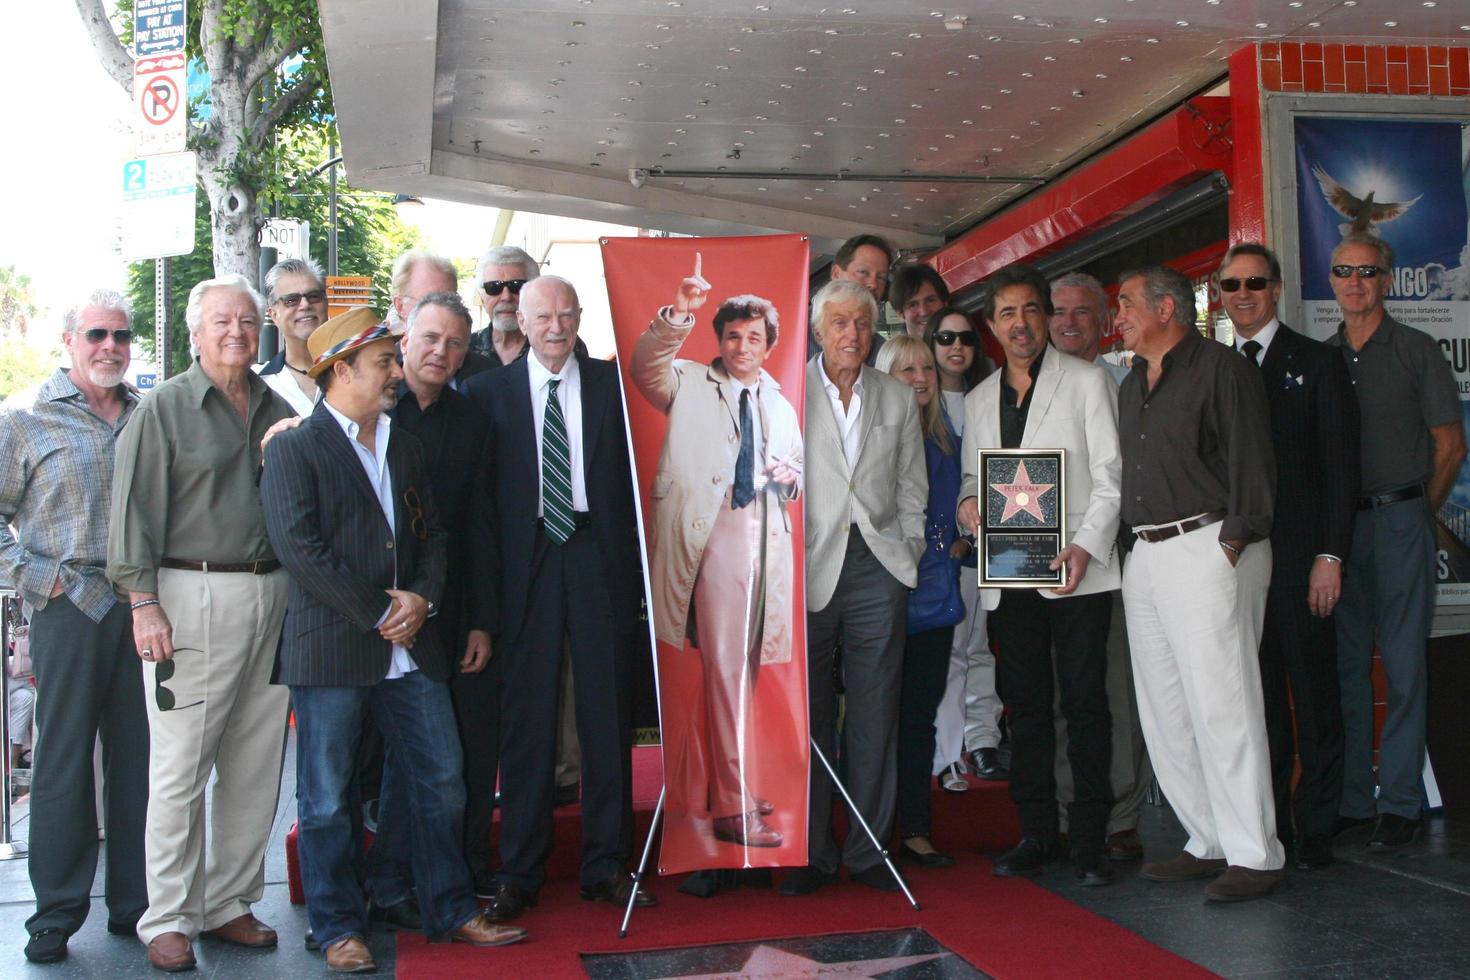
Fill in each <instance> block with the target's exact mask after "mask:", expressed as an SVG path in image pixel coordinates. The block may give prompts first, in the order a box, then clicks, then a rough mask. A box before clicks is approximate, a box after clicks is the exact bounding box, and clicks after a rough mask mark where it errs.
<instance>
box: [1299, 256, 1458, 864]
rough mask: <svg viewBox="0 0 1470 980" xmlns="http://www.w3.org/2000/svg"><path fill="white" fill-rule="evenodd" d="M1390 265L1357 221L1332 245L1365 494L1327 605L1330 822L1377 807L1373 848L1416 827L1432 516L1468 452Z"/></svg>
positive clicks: (1452, 401) (1441, 367)
mask: <svg viewBox="0 0 1470 980" xmlns="http://www.w3.org/2000/svg"><path fill="white" fill-rule="evenodd" d="M1392 270H1393V249H1391V248H1390V247H1389V245H1388V243H1387V242H1385V241H1383V240H1381V239H1379V238H1375V237H1373V236H1372V235H1367V234H1363V233H1359V232H1354V233H1351V234H1349V235H1347V236H1345V237H1344V238H1343V240H1342V242H1341V243H1339V244H1338V246H1337V248H1336V249H1334V250H1333V252H1332V291H1333V292H1334V293H1335V294H1336V295H1337V304H1338V306H1340V307H1341V308H1342V318H1343V319H1342V324H1341V325H1340V326H1339V327H1338V329H1337V334H1336V335H1335V336H1333V337H1332V338H1330V339H1329V340H1328V341H1327V343H1328V344H1331V345H1333V346H1335V347H1338V348H1340V349H1341V350H1342V355H1343V357H1344V358H1345V359H1346V361H1347V369H1348V374H1349V375H1351V376H1352V379H1353V389H1354V391H1355V392H1356V393H1357V396H1358V405H1359V408H1360V413H1361V416H1362V428H1361V437H1360V445H1361V451H1362V463H1363V467H1362V473H1363V479H1362V490H1361V493H1362V496H1360V497H1359V498H1358V518H1357V521H1356V522H1355V523H1354V525H1353V547H1352V554H1351V557H1350V558H1349V559H1348V567H1347V574H1346V575H1344V576H1343V593H1342V598H1341V599H1340V600H1339V602H1338V606H1337V666H1338V679H1339V682H1340V685H1341V690H1342V719H1343V732H1344V759H1343V787H1342V806H1341V810H1340V812H1341V814H1342V816H1341V817H1340V818H1339V820H1338V828H1339V830H1344V829H1347V828H1350V827H1352V826H1355V825H1359V824H1366V823H1368V822H1369V821H1370V820H1372V819H1373V816H1374V814H1375V813H1376V814H1377V824H1376V825H1375V826H1374V828H1373V834H1372V836H1371V837H1370V838H1369V840H1368V846H1369V848H1372V849H1374V850H1387V849H1390V848H1394V847H1399V846H1402V845H1404V844H1408V843H1410V842H1411V841H1413V839H1414V837H1415V836H1416V835H1417V834H1418V832H1419V812H1420V809H1421V807H1422V804H1423V793H1422V791H1421V790H1420V788H1419V774H1420V772H1421V771H1422V769H1423V766H1424V719H1425V700H1426V696H1425V695H1426V687H1427V683H1428V678H1427V676H1426V671H1425V665H1424V644H1425V641H1426V640H1427V639H1428V638H1429V625H1430V620H1431V619H1432V618H1433V615H1434V598H1435V596H1434V563H1435V541H1434V514H1435V512H1436V511H1438V510H1439V507H1440V505H1441V504H1443V503H1444V501H1445V497H1447V496H1448V495H1449V492H1450V488H1451V487H1452V486H1453V485H1454V482H1455V474H1456V473H1457V472H1458V471H1459V468H1460V461H1461V460H1463V459H1464V458H1465V434H1464V430H1463V428H1462V425H1463V423H1462V421H1461V414H1460V396H1459V394H1458V393H1457V392H1456V390H1455V380H1454V377H1453V376H1452V374H1451V373H1450V367H1449V365H1448V364H1447V363H1446V362H1445V359H1444V355H1443V354H1442V353H1441V352H1440V348H1439V344H1437V343H1436V342H1435V341H1434V339H1433V338H1431V337H1430V336H1429V335H1427V334H1425V333H1422V332H1420V331H1418V330H1415V329H1413V328H1412V327H1406V326H1404V325H1403V324H1402V323H1399V322H1398V321H1397V320H1395V319H1394V318H1393V317H1391V316H1389V315H1388V313H1387V311H1386V310H1385V309H1384V308H1383V300H1384V297H1385V296H1387V295H1388V289H1389V276H1390V274H1391V272H1392ZM1375 640H1376V641H1377V643H1378V647H1379V650H1380V652H1381V656H1382V658H1383V669H1384V672H1385V673H1386V674H1387V675H1388V713H1387V715H1386V716H1385V717H1384V719H1383V735H1382V738H1381V740H1380V743H1379V748H1378V799H1377V801H1376V803H1375V801H1374V798H1373V796H1374V794H1373V788H1374V780H1373V682H1372V679H1371V677H1370V665H1371V662H1372V656H1373V644H1374V641H1375Z"/></svg>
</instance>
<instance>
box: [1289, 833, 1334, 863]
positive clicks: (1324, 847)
mask: <svg viewBox="0 0 1470 980" xmlns="http://www.w3.org/2000/svg"><path fill="white" fill-rule="evenodd" d="M1332 861H1333V858H1332V840H1331V838H1327V837H1303V838H1302V839H1301V840H1300V841H1298V842H1297V845H1296V857H1295V859H1294V860H1293V861H1292V864H1293V866H1294V867H1295V868H1296V869H1297V870H1298V871H1316V870H1318V869H1320V868H1325V867H1327V866H1328V865H1329V864H1331V863H1332Z"/></svg>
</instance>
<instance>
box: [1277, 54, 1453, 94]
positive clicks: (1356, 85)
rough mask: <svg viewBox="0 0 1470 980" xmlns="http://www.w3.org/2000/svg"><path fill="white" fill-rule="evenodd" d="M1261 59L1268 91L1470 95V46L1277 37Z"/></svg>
mask: <svg viewBox="0 0 1470 980" xmlns="http://www.w3.org/2000/svg"><path fill="white" fill-rule="evenodd" d="M1260 59H1261V88H1263V89H1265V90H1266V91H1268V92H1341V93H1353V94H1360V93H1361V94H1371V95H1470V48H1456V47H1449V46H1446V45H1439V44H1429V45H1425V44H1410V45H1404V44H1322V43H1318V42H1315V41H1306V42H1302V41H1272V42H1269V43H1265V44H1262V45H1261V46H1260Z"/></svg>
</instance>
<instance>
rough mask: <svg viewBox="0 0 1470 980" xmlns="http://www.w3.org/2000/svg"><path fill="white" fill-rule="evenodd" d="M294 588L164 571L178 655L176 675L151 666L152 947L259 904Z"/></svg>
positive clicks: (270, 578) (281, 578)
mask: <svg viewBox="0 0 1470 980" xmlns="http://www.w3.org/2000/svg"><path fill="white" fill-rule="evenodd" d="M286 581H287V578H286V572H285V571H284V570H279V569H278V570H277V571H274V572H272V573H270V574H269V575H251V574H249V573H221V572H213V573H205V572H190V571H180V570H176V569H167V568H166V569H160V570H159V572H158V598H159V599H160V600H161V602H162V604H163V610H164V612H165V613H167V614H168V617H169V621H170V622H171V623H172V624H173V641H174V647H175V653H174V659H173V660H172V661H171V663H172V664H173V665H174V666H173V668H172V675H171V676H170V675H169V668H168V667H167V666H166V665H160V664H154V663H147V662H145V663H144V664H143V684H144V688H145V690H144V698H145V700H146V702H147V706H148V727H149V730H150V732H151V734H152V745H153V752H152V756H151V759H150V764H149V777H148V793H149V795H148V820H147V826H146V829H145V831H144V843H143V855H144V863H145V867H146V874H147V881H148V911H147V912H145V913H143V917H142V919H140V920H139V922H138V938H139V939H141V940H143V942H145V943H147V942H149V941H151V940H152V939H153V938H155V937H156V936H160V935H162V934H163V933H166V932H182V933H183V934H184V935H185V936H188V937H189V938H190V939H193V938H194V937H195V936H197V935H198V934H199V933H200V932H201V931H204V930H208V929H214V928H217V927H219V926H221V925H223V924H225V923H226V922H228V921H230V920H231V919H234V918H236V917H238V916H241V915H244V914H245V913H247V912H249V911H250V906H251V905H252V904H254V903H255V902H258V901H259V900H260V896H261V892H262V890H263V889H264V886H265V846H266V842H267V840H269V838H270V833H271V824H272V822H273V820H274V818H275V812H276V802H277V799H278V797H279V794H280V786H281V758H282V755H283V754H284V752H285V747H286V717H287V712H288V710H289V707H290V695H289V692H288V691H287V689H286V688H285V687H281V686H277V685H272V684H271V683H270V676H271V669H272V667H273V666H274V664H275V656H276V647H277V645H278V644H279V642H280V637H281V621H282V620H283V619H284V618H285V616H286ZM160 667H162V673H160ZM211 775H213V776H214V777H215V780H214V787H213V791H212V793H211V794H210V799H209V824H210V825H209V842H208V843H209V847H208V852H207V856H206V853H205V830H204V817H205V799H204V796H205V793H204V790H205V787H206V786H207V785H208V784H209V780H210V776H211Z"/></svg>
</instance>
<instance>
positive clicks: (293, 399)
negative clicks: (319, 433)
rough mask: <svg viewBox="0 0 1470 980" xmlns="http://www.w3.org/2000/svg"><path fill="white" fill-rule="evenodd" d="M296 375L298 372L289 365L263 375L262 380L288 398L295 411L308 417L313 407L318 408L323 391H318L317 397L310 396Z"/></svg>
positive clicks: (272, 389) (277, 392) (303, 416)
mask: <svg viewBox="0 0 1470 980" xmlns="http://www.w3.org/2000/svg"><path fill="white" fill-rule="evenodd" d="M295 375H296V372H295V371H293V370H292V369H291V368H290V367H289V366H287V367H283V368H281V369H280V370H279V371H277V372H276V373H274V374H263V375H261V376H260V380H262V381H264V382H265V383H266V385H267V386H269V388H270V389H271V391H274V392H275V393H276V394H278V395H280V396H281V397H282V398H284V399H286V401H287V403H289V404H290V406H291V410H292V411H293V412H295V413H296V414H297V415H299V416H301V417H302V418H306V417H307V416H308V415H310V414H311V411H312V409H314V408H316V400H317V398H320V397H321V393H320V391H318V393H317V395H316V397H308V396H307V394H306V392H304V391H302V390H301V385H300V384H298V383H297V381H296V376H295Z"/></svg>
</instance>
